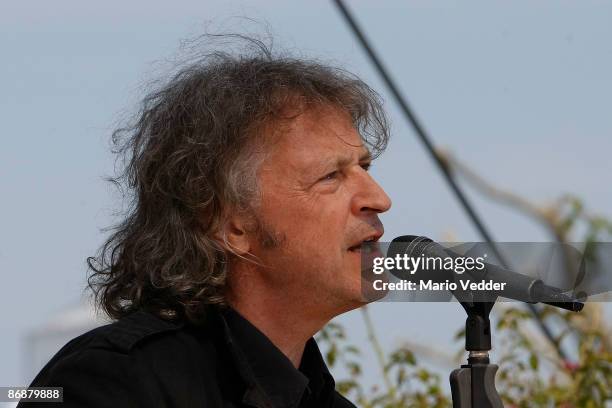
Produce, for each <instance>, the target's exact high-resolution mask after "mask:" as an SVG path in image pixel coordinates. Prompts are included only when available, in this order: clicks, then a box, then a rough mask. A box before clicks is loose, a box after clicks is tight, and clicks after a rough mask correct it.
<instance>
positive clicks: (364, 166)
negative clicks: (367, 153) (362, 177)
mask: <svg viewBox="0 0 612 408" xmlns="http://www.w3.org/2000/svg"><path fill="white" fill-rule="evenodd" d="M361 168H362V169H364V170H365V171H368V170H370V169H371V168H372V163H363V164H362V165H361Z"/></svg>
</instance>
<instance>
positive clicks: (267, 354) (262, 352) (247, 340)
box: [224, 309, 335, 408]
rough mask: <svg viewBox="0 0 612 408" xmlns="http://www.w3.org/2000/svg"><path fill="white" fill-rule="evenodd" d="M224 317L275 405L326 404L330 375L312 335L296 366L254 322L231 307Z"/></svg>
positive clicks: (331, 384)
mask: <svg viewBox="0 0 612 408" xmlns="http://www.w3.org/2000/svg"><path fill="white" fill-rule="evenodd" d="M224 318H225V320H226V322H227V324H228V326H229V329H230V332H231V335H232V336H233V337H234V338H235V341H236V343H237V346H238V347H240V349H241V350H242V352H243V353H244V355H245V357H246V360H247V361H248V364H249V366H250V367H251V369H252V371H253V374H254V377H255V379H256V381H257V382H258V383H259V384H260V385H261V387H262V388H263V390H264V391H265V393H266V395H267V396H268V397H269V398H270V401H271V402H272V405H273V406H275V407H288V408H289V407H310V406H312V407H323V406H329V404H330V401H331V400H333V396H334V385H335V383H334V379H333V377H332V376H331V374H330V373H329V371H328V370H327V366H326V365H325V362H324V361H323V357H322V356H321V352H320V351H319V348H318V347H317V343H316V342H315V341H314V339H312V338H311V339H310V340H308V342H307V343H306V346H305V348H304V353H303V355H302V360H301V363H300V367H299V369H296V368H295V367H294V365H293V363H292V362H291V361H290V360H289V359H288V358H287V357H286V356H285V355H284V354H283V353H282V352H281V351H280V350H279V349H278V348H277V347H276V346H275V345H274V344H273V343H272V342H271V341H270V340H269V339H268V338H267V337H266V336H265V335H264V334H263V333H262V332H260V331H259V330H258V329H257V328H256V327H255V326H253V325H252V324H251V323H250V322H249V321H248V320H246V319H245V318H244V317H242V316H241V315H240V314H239V313H237V312H236V311H234V310H231V309H230V310H227V311H226V312H225V313H224Z"/></svg>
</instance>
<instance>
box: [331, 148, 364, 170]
mask: <svg viewBox="0 0 612 408" xmlns="http://www.w3.org/2000/svg"><path fill="white" fill-rule="evenodd" d="M353 160H354V159H353V158H352V157H350V156H344V157H340V158H338V159H336V160H330V161H329V162H327V163H326V164H327V166H332V165H333V166H337V167H339V168H344V167H347V166H348V165H350V164H351V163H352V162H353ZM370 161H372V153H370V151H369V150H366V151H364V152H363V153H362V154H361V156H359V163H363V162H370Z"/></svg>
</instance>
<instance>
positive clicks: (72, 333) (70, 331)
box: [23, 302, 109, 384]
mask: <svg viewBox="0 0 612 408" xmlns="http://www.w3.org/2000/svg"><path fill="white" fill-rule="evenodd" d="M107 323H109V320H108V319H105V318H103V317H100V316H96V313H95V310H94V308H93V307H92V306H91V305H90V304H89V303H88V302H81V303H79V304H77V305H75V306H74V307H72V308H69V309H66V310H63V311H61V312H60V313H58V314H56V315H55V316H53V317H51V318H50V319H49V320H48V321H47V323H45V324H44V325H42V326H40V327H38V328H36V329H35V330H33V331H31V332H30V333H28V334H27V336H26V338H25V342H24V343H25V349H24V363H23V367H24V368H23V373H24V384H30V382H31V381H32V380H33V379H34V377H35V376H36V374H38V372H39V371H40V369H41V368H43V367H44V365H45V364H46V363H47V362H48V361H49V360H50V359H51V357H53V356H54V355H55V353H57V352H58V351H59V349H60V348H62V347H63V346H64V345H65V344H66V343H67V342H68V341H70V340H72V339H73V338H75V337H77V336H79V335H81V334H83V333H85V332H87V331H89V330H91V329H93V328H95V327H98V326H101V325H103V324H107Z"/></svg>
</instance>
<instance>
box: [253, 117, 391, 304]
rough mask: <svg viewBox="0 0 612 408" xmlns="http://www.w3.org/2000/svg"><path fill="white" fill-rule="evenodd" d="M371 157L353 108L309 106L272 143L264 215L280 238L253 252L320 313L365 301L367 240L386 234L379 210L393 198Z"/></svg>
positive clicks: (275, 282) (265, 224)
mask: <svg viewBox="0 0 612 408" xmlns="http://www.w3.org/2000/svg"><path fill="white" fill-rule="evenodd" d="M370 161H371V158H370V155H369V152H368V150H367V149H366V147H365V146H364V144H363V142H362V140H361V137H360V135H359V134H358V133H357V131H356V129H355V128H354V127H353V124H352V122H351V120H350V117H349V115H348V113H346V112H342V111H340V110H337V109H331V108H326V109H325V108H319V109H316V110H315V109H313V110H308V111H306V112H304V113H303V114H301V115H300V116H298V117H297V118H295V119H294V120H293V121H292V122H291V124H290V125H289V127H288V129H284V130H283V132H282V136H280V137H279V138H278V140H277V141H276V142H275V143H274V145H273V146H272V147H271V154H270V155H269V156H268V157H267V158H266V160H265V161H264V162H263V164H262V167H261V168H260V172H259V174H258V176H259V182H260V188H261V194H262V201H261V206H260V207H259V209H258V211H257V216H258V218H259V220H260V223H261V226H262V228H263V229H264V234H263V235H264V236H265V235H267V236H268V237H272V238H274V239H273V240H270V239H266V240H262V239H259V240H258V241H256V242H253V244H252V253H253V255H256V256H257V257H258V258H259V259H260V260H261V263H262V264H263V265H266V266H267V267H266V268H262V273H263V274H264V276H265V279H266V280H267V282H268V283H269V284H270V285H271V286H272V287H274V288H276V290H278V291H279V292H278V293H279V296H284V295H288V296H294V297H295V301H296V302H302V303H303V304H304V307H308V308H310V309H311V310H312V311H313V312H318V313H332V314H337V313H341V312H343V311H346V310H350V309H352V308H355V307H358V306H360V305H361V304H363V301H362V296H361V272H360V267H361V255H360V250H359V245H360V244H361V243H362V242H363V241H365V240H372V239H373V240H377V239H378V238H380V236H381V235H382V233H383V226H382V223H381V222H380V220H379V219H378V214H379V213H381V212H384V211H387V210H388V209H389V207H390V206H391V201H390V199H389V197H388V196H387V195H386V194H385V192H384V191H383V190H382V188H381V187H380V186H379V185H378V184H377V183H376V182H375V181H374V180H373V179H372V177H371V176H370V174H369V173H368V171H367V169H368V167H369V166H370ZM263 241H267V242H263ZM274 241H276V243H274Z"/></svg>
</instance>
